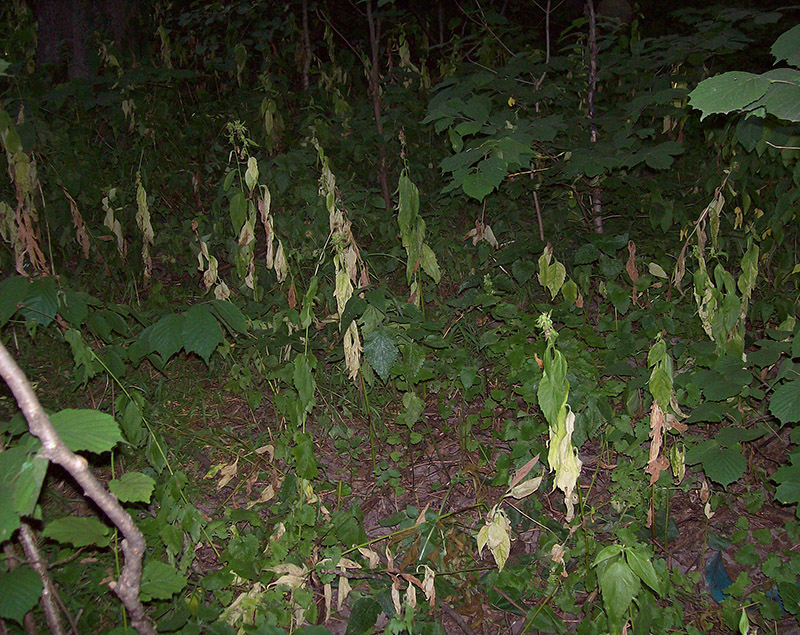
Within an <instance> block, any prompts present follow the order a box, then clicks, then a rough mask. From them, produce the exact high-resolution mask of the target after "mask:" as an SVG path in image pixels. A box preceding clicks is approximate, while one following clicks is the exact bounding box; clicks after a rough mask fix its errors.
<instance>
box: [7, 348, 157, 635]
mask: <svg viewBox="0 0 800 635" xmlns="http://www.w3.org/2000/svg"><path fill="white" fill-rule="evenodd" d="M0 376H2V377H3V379H4V380H5V382H6V383H7V384H8V387H9V388H10V389H11V392H12V393H13V394H14V397H15V398H16V400H17V403H18V404H19V407H20V410H22V413H23V414H24V415H25V418H26V419H27V420H28V426H29V429H30V431H31V434H33V435H34V436H35V437H37V438H38V439H39V440H40V441H41V442H42V456H43V457H44V458H46V459H48V460H50V461H52V462H53V463H56V464H57V465H60V466H61V467H63V468H64V469H65V470H66V471H67V472H69V474H70V476H72V478H74V479H75V480H76V481H77V482H78V484H79V485H80V486H81V487H82V488H83V493H84V495H85V496H87V497H88V498H90V499H91V500H92V501H93V502H94V503H95V504H96V505H97V506H98V507H99V508H100V509H102V510H103V512H104V513H105V515H106V516H107V517H108V519H109V520H110V521H111V522H112V523H113V524H114V526H116V527H117V529H119V531H120V533H122V536H123V540H122V551H123V553H124V554H125V564H124V565H123V567H122V573H121V574H120V577H119V580H118V581H116V582H112V583H110V584H109V586H110V587H111V589H112V590H113V591H114V593H116V594H117V596H118V597H119V599H120V600H121V601H122V603H123V604H124V605H125V608H126V609H127V610H128V614H129V615H130V618H131V626H133V628H134V629H136V631H137V632H139V633H142V634H147V635H151V634H152V635H155V632H156V629H155V627H154V626H153V625H152V624H151V623H150V620H148V618H147V615H146V614H145V612H144V607H143V606H142V603H141V601H140V600H139V586H140V584H141V581H142V558H143V557H144V550H145V542H144V537H143V536H142V532H140V531H139V528H138V527H137V526H136V525H135V524H134V522H133V519H132V518H131V517H130V515H129V514H128V512H126V511H125V510H124V509H123V508H122V506H121V505H120V504H119V502H118V501H117V499H116V498H115V497H114V496H112V495H111V494H110V493H109V492H108V491H107V490H106V489H105V488H104V487H103V486H102V485H101V484H100V482H99V481H98V480H97V479H96V478H95V477H94V475H93V474H92V473H91V472H90V471H89V464H88V463H87V462H86V459H84V458H83V457H82V456H78V455H77V454H75V453H74V452H72V451H71V450H70V449H69V448H68V447H67V446H66V445H64V442H63V441H62V440H61V437H59V436H58V434H57V433H56V431H55V428H53V425H52V424H51V423H50V418H49V417H48V416H47V413H46V412H45V411H44V409H43V408H42V405H41V404H40V403H39V399H38V398H37V397H36V394H35V393H34V392H33V388H32V387H31V384H30V382H29V381H28V379H27V378H26V377H25V373H23V372H22V369H21V368H20V367H19V366H18V365H17V363H16V362H15V361H14V358H13V357H11V355H10V354H9V352H8V351H7V350H6V348H5V346H3V344H2V342H0Z"/></svg>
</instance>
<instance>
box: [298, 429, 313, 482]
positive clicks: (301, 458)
mask: <svg viewBox="0 0 800 635" xmlns="http://www.w3.org/2000/svg"><path fill="white" fill-rule="evenodd" d="M292 456H293V457H294V460H295V467H296V469H297V474H298V475H299V476H301V477H302V478H305V479H308V480H309V481H310V480H313V479H315V478H317V474H318V470H317V461H316V460H315V459H314V442H313V441H312V440H311V436H310V435H309V434H308V433H306V432H299V431H298V432H295V433H294V447H293V448H292Z"/></svg>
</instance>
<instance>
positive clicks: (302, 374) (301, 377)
mask: <svg viewBox="0 0 800 635" xmlns="http://www.w3.org/2000/svg"><path fill="white" fill-rule="evenodd" d="M292 379H293V381H294V387H295V390H297V394H298V396H299V398H300V405H301V406H302V408H303V409H304V410H305V411H306V412H310V411H311V408H312V406H313V405H314V390H315V389H316V382H315V381H314V375H313V373H312V372H311V365H310V364H309V363H308V358H307V357H306V356H305V355H298V356H297V357H295V358H294V371H293V372H292Z"/></svg>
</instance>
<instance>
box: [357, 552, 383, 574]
mask: <svg viewBox="0 0 800 635" xmlns="http://www.w3.org/2000/svg"><path fill="white" fill-rule="evenodd" d="M358 552H359V553H360V554H361V555H362V556H364V557H365V558H366V559H367V566H368V567H369V568H370V569H375V568H376V567H377V566H378V565H379V564H380V561H381V560H380V556H378V554H377V553H375V552H374V551H373V550H372V549H367V548H366V547H359V548H358Z"/></svg>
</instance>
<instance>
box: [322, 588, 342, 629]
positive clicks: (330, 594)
mask: <svg viewBox="0 0 800 635" xmlns="http://www.w3.org/2000/svg"><path fill="white" fill-rule="evenodd" d="M322 593H323V594H324V596H325V623H327V622H328V620H329V619H331V601H332V600H333V589H332V587H331V583H330V582H326V583H325V584H324V585H322ZM340 610H341V609H340Z"/></svg>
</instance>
